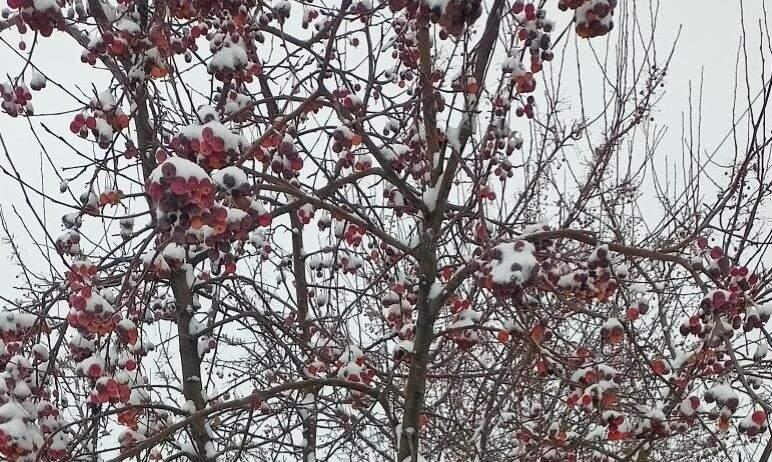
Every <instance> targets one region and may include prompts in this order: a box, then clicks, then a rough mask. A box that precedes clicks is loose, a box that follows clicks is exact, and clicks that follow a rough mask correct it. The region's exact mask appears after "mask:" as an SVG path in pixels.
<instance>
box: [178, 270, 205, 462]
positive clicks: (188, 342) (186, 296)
mask: <svg viewBox="0 0 772 462" xmlns="http://www.w3.org/2000/svg"><path fill="white" fill-rule="evenodd" d="M169 283H170V284H171V287H172V292H173V293H174V300H175V303H176V305H177V336H178V341H179V351H180V363H181V366H182V394H183V395H184V396H185V399H186V400H188V401H192V402H193V403H194V404H195V405H196V410H197V411H200V410H202V409H204V406H205V404H206V403H204V398H203V396H202V394H201V358H200V357H199V356H198V342H197V339H196V337H195V336H193V335H190V320H191V319H192V318H193V309H192V305H193V294H192V292H191V290H190V287H189V286H188V282H187V278H186V275H185V271H184V270H176V271H174V272H172V274H171V276H170V277H169ZM190 434H191V437H192V440H193V443H194V446H195V448H196V453H197V454H196V459H195V460H197V461H202V462H203V461H207V460H210V459H209V458H208V457H207V455H206V444H207V442H208V441H209V435H208V434H207V432H206V420H205V419H204V418H203V417H200V418H197V419H194V420H193V421H192V422H191V425H190Z"/></svg>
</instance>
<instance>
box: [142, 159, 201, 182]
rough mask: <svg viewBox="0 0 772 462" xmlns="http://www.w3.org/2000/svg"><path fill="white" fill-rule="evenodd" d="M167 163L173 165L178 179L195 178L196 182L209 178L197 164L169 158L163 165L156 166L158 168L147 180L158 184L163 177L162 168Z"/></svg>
mask: <svg viewBox="0 0 772 462" xmlns="http://www.w3.org/2000/svg"><path fill="white" fill-rule="evenodd" d="M167 163H170V164H172V165H174V168H175V169H176V172H177V173H176V174H175V175H176V176H178V177H181V178H196V179H197V180H203V179H208V178H209V175H207V174H206V172H205V171H204V169H203V168H201V167H199V166H198V165H197V164H195V163H193V162H191V161H189V160H187V159H183V158H182V157H169V158H168V159H166V161H165V162H164V163H162V164H160V165H158V167H156V168H155V170H153V171H152V172H151V173H150V177H149V180H150V181H155V182H160V180H161V178H163V176H164V174H163V170H162V167H163V166H164V165H166V164H167Z"/></svg>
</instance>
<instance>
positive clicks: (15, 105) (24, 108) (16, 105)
mask: <svg viewBox="0 0 772 462" xmlns="http://www.w3.org/2000/svg"><path fill="white" fill-rule="evenodd" d="M0 96H2V98H3V102H2V103H0V108H2V109H3V111H4V112H6V113H7V114H8V115H10V116H11V117H16V116H18V115H21V114H26V115H32V114H33V113H34V109H33V106H32V102H31V101H30V100H31V99H32V93H30V91H29V88H27V85H26V84H25V83H24V82H19V83H18V84H16V85H11V84H7V83H0Z"/></svg>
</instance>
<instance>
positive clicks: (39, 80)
mask: <svg viewBox="0 0 772 462" xmlns="http://www.w3.org/2000/svg"><path fill="white" fill-rule="evenodd" d="M29 83H30V85H31V86H32V88H42V87H45V86H46V77H45V76H44V75H43V74H41V73H40V72H38V71H34V72H33V73H32V79H30V82H29Z"/></svg>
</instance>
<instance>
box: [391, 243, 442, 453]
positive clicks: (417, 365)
mask: <svg viewBox="0 0 772 462" xmlns="http://www.w3.org/2000/svg"><path fill="white" fill-rule="evenodd" d="M429 241H430V240H429V239H428V236H426V235H425V236H424V239H422V244H424V245H423V248H424V250H423V252H422V255H421V260H420V261H421V262H420V265H419V270H420V281H419V288H418V303H417V304H416V309H417V310H418V319H417V320H416V326H415V339H414V342H413V355H412V357H411V359H410V372H409V374H408V379H407V384H406V385H405V409H404V412H403V414H402V428H401V435H400V440H399V452H398V457H397V462H403V461H410V462H415V461H417V460H418V445H419V441H420V438H419V421H420V416H421V409H422V408H423V404H424V394H425V392H426V372H427V367H428V362H429V347H430V346H431V344H432V338H433V336H434V321H435V319H436V313H434V312H433V310H432V306H431V303H430V299H429V291H430V290H431V287H432V285H433V284H434V280H435V279H436V276H437V275H436V272H437V262H436V256H435V254H434V247H433V246H432V245H431V244H430V242H429Z"/></svg>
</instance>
